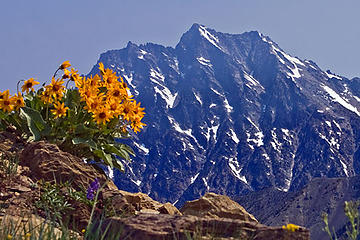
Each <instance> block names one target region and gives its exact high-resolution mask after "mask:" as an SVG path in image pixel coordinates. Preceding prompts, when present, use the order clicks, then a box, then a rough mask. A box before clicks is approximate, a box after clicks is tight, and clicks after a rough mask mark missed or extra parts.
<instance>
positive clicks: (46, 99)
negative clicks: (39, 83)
mask: <svg viewBox="0 0 360 240" xmlns="http://www.w3.org/2000/svg"><path fill="white" fill-rule="evenodd" d="M40 99H41V101H43V103H48V104H49V103H52V102H53V98H52V96H51V92H50V86H46V87H45V90H44V91H43V92H42V93H41V96H40Z"/></svg>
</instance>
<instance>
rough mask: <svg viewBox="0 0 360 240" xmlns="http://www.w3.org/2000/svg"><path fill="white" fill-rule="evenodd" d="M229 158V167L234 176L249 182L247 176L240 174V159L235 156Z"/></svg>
mask: <svg viewBox="0 0 360 240" xmlns="http://www.w3.org/2000/svg"><path fill="white" fill-rule="evenodd" d="M228 160H229V161H228V164H229V167H230V169H231V172H232V173H233V174H234V176H235V177H236V178H238V179H239V180H241V181H243V182H244V183H246V184H247V183H248V182H247V180H246V177H245V176H241V175H240V172H241V170H242V168H241V167H240V166H239V163H238V161H237V160H236V159H234V158H229V159H228Z"/></svg>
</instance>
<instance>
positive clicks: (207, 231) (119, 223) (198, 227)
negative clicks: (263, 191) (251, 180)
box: [103, 214, 310, 240]
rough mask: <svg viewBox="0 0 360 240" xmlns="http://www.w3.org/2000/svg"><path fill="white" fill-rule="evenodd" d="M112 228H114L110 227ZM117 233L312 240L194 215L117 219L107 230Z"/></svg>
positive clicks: (152, 237) (146, 238) (154, 239)
mask: <svg viewBox="0 0 360 240" xmlns="http://www.w3.org/2000/svg"><path fill="white" fill-rule="evenodd" d="M109 224H110V226H109ZM103 227H104V228H106V227H109V229H111V230H113V231H112V232H110V233H109V235H108V238H109V239H114V237H113V236H114V235H115V234H117V238H116V239H125V238H126V239H142V240H160V239H161V240H167V239H169V240H170V239H171V240H172V239H178V240H181V239H184V240H185V239H253V240H288V239H292V240H309V239H310V233H309V231H308V230H307V229H305V228H301V227H300V228H299V229H298V230H296V231H294V232H291V231H288V230H285V229H282V228H281V227H267V226H264V225H262V224H259V223H256V222H255V221H243V220H239V219H229V218H219V217H217V218H212V217H197V216H192V215H186V216H185V215H183V216H180V215H167V214H155V215H154V214H140V215H137V216H134V217H128V218H119V217H113V218H110V219H108V220H107V222H106V223H105V224H104V226H103Z"/></svg>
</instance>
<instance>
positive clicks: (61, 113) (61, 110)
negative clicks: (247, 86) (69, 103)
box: [50, 102, 69, 119]
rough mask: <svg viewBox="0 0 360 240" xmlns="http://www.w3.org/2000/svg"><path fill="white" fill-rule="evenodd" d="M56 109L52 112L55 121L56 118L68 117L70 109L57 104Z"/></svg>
mask: <svg viewBox="0 0 360 240" xmlns="http://www.w3.org/2000/svg"><path fill="white" fill-rule="evenodd" d="M54 107H55V109H51V110H50V111H51V112H52V114H54V115H55V117H54V118H55V119H56V118H60V117H65V116H66V111H67V110H68V109H69V108H68V107H65V105H64V103H60V102H58V103H55V104H54Z"/></svg>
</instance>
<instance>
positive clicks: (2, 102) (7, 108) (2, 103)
mask: <svg viewBox="0 0 360 240" xmlns="http://www.w3.org/2000/svg"><path fill="white" fill-rule="evenodd" d="M12 103H13V99H12V98H10V93H9V90H6V91H4V92H3V94H2V99H0V109H1V110H3V111H4V112H11V111H12V110H13V108H14V106H13V105H12Z"/></svg>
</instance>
